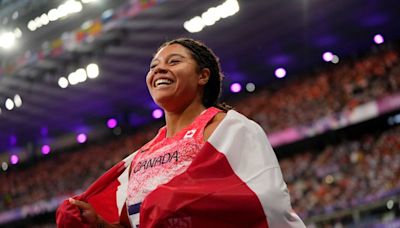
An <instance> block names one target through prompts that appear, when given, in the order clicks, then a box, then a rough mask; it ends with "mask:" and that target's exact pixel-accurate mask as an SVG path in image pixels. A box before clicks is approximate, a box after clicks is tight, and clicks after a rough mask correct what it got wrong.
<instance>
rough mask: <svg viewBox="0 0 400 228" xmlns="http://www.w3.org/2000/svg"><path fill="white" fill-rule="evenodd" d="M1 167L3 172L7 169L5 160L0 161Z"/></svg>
mask: <svg viewBox="0 0 400 228" xmlns="http://www.w3.org/2000/svg"><path fill="white" fill-rule="evenodd" d="M1 169H2V170H3V171H4V172H5V171H7V169H8V164H7V162H2V163H1Z"/></svg>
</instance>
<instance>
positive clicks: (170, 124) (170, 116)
mask: <svg viewBox="0 0 400 228" xmlns="http://www.w3.org/2000/svg"><path fill="white" fill-rule="evenodd" d="M204 110H206V108H205V107H204V105H202V104H196V103H192V104H191V105H189V106H188V107H186V108H185V109H184V110H182V111H175V112H170V111H167V110H166V111H165V121H166V126H167V135H166V137H167V138H170V137H173V136H174V135H175V134H176V133H178V132H179V131H181V130H182V129H183V128H185V127H186V126H188V125H189V124H191V123H192V122H193V121H194V120H195V119H196V117H197V116H199V115H200V114H201V113H202V112H203V111H204Z"/></svg>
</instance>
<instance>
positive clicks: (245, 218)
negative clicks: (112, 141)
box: [57, 110, 305, 228]
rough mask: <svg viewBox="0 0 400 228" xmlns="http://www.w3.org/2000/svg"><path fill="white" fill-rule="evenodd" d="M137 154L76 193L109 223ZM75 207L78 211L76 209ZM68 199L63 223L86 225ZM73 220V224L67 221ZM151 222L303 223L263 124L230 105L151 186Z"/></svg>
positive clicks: (146, 221) (145, 217)
mask: <svg viewBox="0 0 400 228" xmlns="http://www.w3.org/2000/svg"><path fill="white" fill-rule="evenodd" d="M133 156H134V154H132V155H131V156H129V157H127V158H126V159H124V160H123V161H121V162H120V163H119V164H117V165H116V166H114V167H113V168H112V169H110V170H109V171H108V172H107V173H105V174H104V175H103V176H102V177H100V178H99V179H98V180H97V181H96V182H95V183H94V184H93V185H92V186H91V187H90V188H89V189H88V190H87V191H86V192H85V193H83V194H82V195H81V196H78V199H81V200H85V201H87V202H89V203H90V204H91V205H92V206H93V207H94V208H95V210H96V212H97V213H98V214H100V215H101V216H102V217H103V218H104V219H106V220H107V221H108V222H110V223H116V222H119V219H120V217H121V216H120V215H121V213H126V211H124V210H123V208H124V202H125V200H126V192H127V191H126V190H127V183H128V172H127V170H129V165H130V163H131V161H132V158H133ZM74 210H75V211H74ZM76 210H77V208H76V207H74V206H72V205H70V204H69V203H68V201H65V202H64V203H63V204H62V205H61V206H60V208H59V209H58V211H57V224H58V226H59V227H86V226H85V224H83V223H82V221H81V220H80V215H79V210H78V211H76ZM71 221H74V224H73V226H70V225H71V224H67V223H69V222H71ZM143 227H145V228H147V227H278V228H285V227H305V225H304V224H303V222H302V221H301V219H300V218H299V216H297V214H296V213H295V212H294V211H293V210H292V208H291V204H290V197H289V193H288V190H287V187H286V184H285V182H284V180H283V178H282V173H281V170H280V167H279V164H278V161H277V158H276V156H275V153H274V151H273V150H272V147H271V145H270V143H269V142H268V139H267V137H266V135H265V133H264V131H263V129H262V128H261V127H260V126H259V125H258V124H256V123H255V122H254V121H251V120H249V119H247V118H246V117H245V116H243V115H241V114H239V113H238V112H236V111H233V110H231V111H229V112H228V113H227V115H226V117H225V118H224V120H223V121H222V122H221V123H220V125H219V126H218V127H217V129H216V130H215V131H214V133H213V134H212V135H211V136H210V138H209V139H208V140H207V142H206V143H205V145H204V146H203V148H202V149H201V150H200V151H199V153H198V155H197V156H196V158H195V159H194V160H193V162H192V164H191V165H190V166H189V167H188V169H187V170H186V171H185V172H184V173H182V174H180V175H178V176H176V177H174V178H173V179H172V180H171V181H169V182H168V183H166V184H162V185H159V186H158V187H157V188H156V189H155V190H154V191H152V192H151V193H150V194H149V195H147V197H146V198H145V199H144V201H143V202H142V204H141V207H140V228H143Z"/></svg>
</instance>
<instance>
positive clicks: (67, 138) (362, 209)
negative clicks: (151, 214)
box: [0, 0, 400, 227]
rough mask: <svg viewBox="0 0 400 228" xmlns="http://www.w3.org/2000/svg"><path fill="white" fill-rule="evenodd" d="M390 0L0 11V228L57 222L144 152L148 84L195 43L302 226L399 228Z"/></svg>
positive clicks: (99, 0)
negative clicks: (274, 170)
mask: <svg viewBox="0 0 400 228" xmlns="http://www.w3.org/2000/svg"><path fill="white" fill-rule="evenodd" d="M399 12H400V1H397V0H346V1H328V0H284V1H282V0H247V1H245V0H202V1H196V0H113V1H111V0H109V1H107V0H67V1H65V0H62V1H61V0H35V1H33V0H0V165H1V168H0V227H55V210H56V208H57V206H58V205H59V203H60V202H61V201H62V200H64V199H65V198H67V197H69V196H72V195H75V194H79V193H81V192H82V191H83V190H84V189H86V188H87V186H89V185H90V183H92V182H93V181H94V180H95V179H96V178H97V177H99V176H100V175H101V174H102V173H103V172H104V171H105V170H107V169H109V168H110V167H111V166H112V165H114V164H115V163H117V162H118V161H120V160H121V159H122V158H124V157H125V156H127V155H128V154H130V153H132V151H134V150H135V149H137V148H139V147H140V146H141V145H143V144H144V143H145V142H147V141H148V140H150V139H151V138H152V137H153V136H154V135H155V133H156V131H157V129H158V128H159V127H160V126H162V125H163V124H164V123H163V112H162V110H160V109H159V108H158V107H157V106H156V105H155V104H154V103H153V101H152V100H151V97H150V95H149V94H148V92H147V89H146V84H145V76H146V73H147V71H148V68H149V64H150V60H151V58H152V55H153V54H154V52H155V51H156V49H157V47H158V46H159V45H160V44H161V43H163V42H164V41H166V40H169V39H173V38H177V37H191V38H195V39H199V40H202V41H203V42H205V43H206V44H207V45H208V46H210V47H211V48H212V49H213V50H214V51H215V53H216V54H217V56H219V58H220V61H221V64H222V68H223V71H224V73H225V75H226V78H225V81H224V84H223V90H224V93H223V95H222V97H221V100H223V101H225V102H227V103H228V104H230V105H232V106H233V107H234V108H235V109H236V110H237V111H239V112H241V113H243V114H245V115H246V116H248V117H249V118H251V119H253V120H255V121H256V122H258V123H259V124H260V125H261V126H262V127H263V128H264V130H265V132H266V133H267V135H268V137H269V139H270V141H271V144H272V145H273V147H274V149H275V152H276V154H277V156H278V159H279V161H280V165H281V168H282V172H283V175H284V178H285V180H286V182H287V184H288V188H289V191H290V195H291V200H292V205H293V208H294V210H295V211H296V212H297V213H298V214H299V215H300V216H301V217H302V219H303V220H304V221H305V223H306V224H307V226H308V227H400V206H399V202H400V177H399V176H400V125H399V123H400V59H399V51H400V47H399V44H400V13H399Z"/></svg>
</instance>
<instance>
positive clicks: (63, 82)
mask: <svg viewBox="0 0 400 228" xmlns="http://www.w3.org/2000/svg"><path fill="white" fill-rule="evenodd" d="M58 85H59V86H60V87H61V88H63V89H65V88H67V87H68V79H66V78H65V77H61V78H59V79H58Z"/></svg>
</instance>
